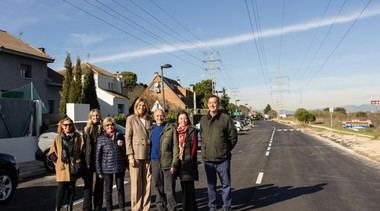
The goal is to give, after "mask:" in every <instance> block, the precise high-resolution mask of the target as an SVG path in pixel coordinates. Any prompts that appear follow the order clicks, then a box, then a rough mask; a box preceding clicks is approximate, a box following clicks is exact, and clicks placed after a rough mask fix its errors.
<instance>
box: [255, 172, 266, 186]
mask: <svg viewBox="0 0 380 211" xmlns="http://www.w3.org/2000/svg"><path fill="white" fill-rule="evenodd" d="M263 176H264V172H260V173H259V175H258V176H257V180H256V184H261V181H262V180H263Z"/></svg>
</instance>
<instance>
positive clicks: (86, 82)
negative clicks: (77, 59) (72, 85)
mask: <svg viewBox="0 0 380 211" xmlns="http://www.w3.org/2000/svg"><path fill="white" fill-rule="evenodd" d="M83 103H87V104H90V109H93V108H98V109H99V102H98V96H97V95H96V87H95V81H94V73H93V72H92V70H90V69H88V68H87V67H86V68H85V69H84V77H83Z"/></svg>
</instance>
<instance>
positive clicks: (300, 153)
mask: <svg viewBox="0 0 380 211" xmlns="http://www.w3.org/2000/svg"><path fill="white" fill-rule="evenodd" d="M199 174H200V180H199V181H198V182H197V183H196V189H197V190H196V195H197V203H198V206H199V208H200V209H199V210H200V211H205V210H208V207H207V184H206V177H205V173H204V168H203V164H202V163H200V165H199ZM126 180H128V178H127V177H126ZM232 182H233V184H232V186H233V192H232V197H233V202H232V203H233V210H239V211H245V210H265V211H267V210H268V211H274V210H281V211H298V210H300V211H307V210H318V211H320V210H323V211H329V210H331V211H337V210H342V211H350V210H352V211H358V210H360V211H377V210H380V168H379V165H377V164H374V163H373V162H370V161H368V160H365V159H362V158H360V157H358V156H355V155H353V154H352V153H350V152H348V151H346V150H342V148H341V147H339V146H337V145H336V144H332V143H329V142H325V141H321V140H318V139H316V138H313V137H311V136H308V135H306V134H303V133H302V132H301V131H297V130H293V129H291V128H290V127H288V126H285V125H280V124H278V123H275V122H271V121H258V122H257V123H256V126H255V127H254V128H253V129H251V130H250V131H248V132H247V133H245V134H241V135H239V142H238V144H237V145H236V147H235V149H234V150H233V158H232ZM81 183H82V181H81V180H79V181H78V184H79V186H80V185H81ZM55 185H56V183H55V178H54V175H50V176H49V175H48V176H44V177H41V178H36V179H33V180H30V181H27V182H24V183H21V184H20V185H19V187H18V189H17V190H16V195H15V198H14V200H13V201H12V202H11V203H10V204H8V205H6V206H3V205H2V206H0V210H2V211H8V210H12V211H13V210H28V211H29V210H39V211H40V210H54V203H55V191H56V186H55ZM125 190H126V201H127V208H129V207H130V203H129V199H130V186H129V184H126V185H125ZM219 190H220V189H219ZM115 192H116V191H114V205H116V204H117V196H116V194H115ZM76 195H77V197H76V199H77V201H76V204H77V205H76V206H75V210H81V206H82V204H81V196H82V191H81V187H79V188H78V189H77V194H76ZM219 195H220V194H219ZM177 196H178V198H179V201H181V200H180V196H181V195H180V186H179V185H177ZM152 198H153V199H154V197H152ZM218 204H219V208H221V205H222V201H221V198H220V197H219V198H218ZM152 205H153V206H152V207H153V208H154V203H153V204H152ZM180 206H181V204H180V202H179V204H178V207H179V210H181V209H180ZM115 210H117V207H116V206H115Z"/></svg>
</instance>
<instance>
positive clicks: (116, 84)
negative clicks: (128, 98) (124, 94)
mask: <svg viewBox="0 0 380 211" xmlns="http://www.w3.org/2000/svg"><path fill="white" fill-rule="evenodd" d="M96 75H97V76H96V80H95V82H97V87H99V88H102V89H107V90H112V91H115V92H118V93H121V82H120V81H118V80H117V79H116V77H108V76H105V75H101V74H96ZM110 83H111V84H112V85H113V87H112V89H111V88H110V87H109V86H108V85H109V84H110Z"/></svg>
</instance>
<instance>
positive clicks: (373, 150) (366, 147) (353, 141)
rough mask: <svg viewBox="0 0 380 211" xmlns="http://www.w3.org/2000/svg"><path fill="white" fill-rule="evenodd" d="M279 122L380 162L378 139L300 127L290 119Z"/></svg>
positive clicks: (379, 141)
mask: <svg viewBox="0 0 380 211" xmlns="http://www.w3.org/2000/svg"><path fill="white" fill-rule="evenodd" d="M280 122H281V123H284V124H287V125H291V126H292V127H295V128H300V129H303V131H304V132H305V133H309V134H314V135H318V136H320V137H323V138H325V139H328V140H331V141H334V142H335V143H338V144H340V145H342V146H344V147H346V148H348V149H351V150H352V151H354V152H356V153H358V154H361V155H364V156H366V157H368V158H370V159H372V160H374V161H376V162H378V163H379V164H380V140H379V139H371V138H366V137H359V136H355V135H345V134H337V133H334V132H331V131H327V130H323V131H316V130H313V129H311V128H308V127H301V126H300V125H299V124H297V123H294V122H291V121H280Z"/></svg>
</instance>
